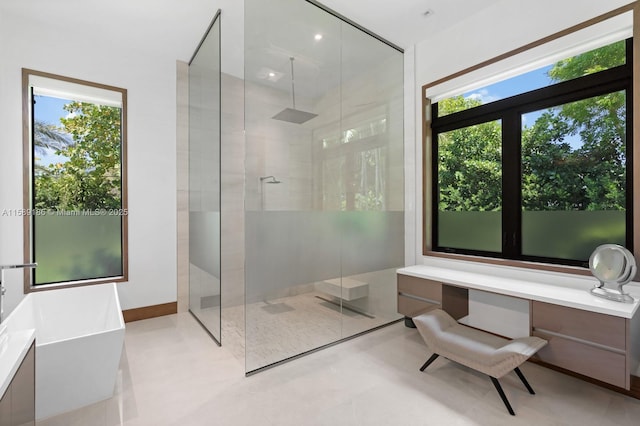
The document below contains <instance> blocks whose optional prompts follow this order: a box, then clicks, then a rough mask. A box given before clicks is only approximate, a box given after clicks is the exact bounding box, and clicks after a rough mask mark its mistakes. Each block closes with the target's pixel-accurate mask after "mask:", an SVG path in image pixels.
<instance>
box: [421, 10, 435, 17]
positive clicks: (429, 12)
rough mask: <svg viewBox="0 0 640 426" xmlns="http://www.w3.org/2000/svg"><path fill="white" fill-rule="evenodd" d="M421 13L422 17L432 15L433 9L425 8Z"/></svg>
mask: <svg viewBox="0 0 640 426" xmlns="http://www.w3.org/2000/svg"><path fill="white" fill-rule="evenodd" d="M422 15H423V16H424V17H429V16H431V15H433V10H431V9H427V10H426V11H425V12H424V13H423V14H422Z"/></svg>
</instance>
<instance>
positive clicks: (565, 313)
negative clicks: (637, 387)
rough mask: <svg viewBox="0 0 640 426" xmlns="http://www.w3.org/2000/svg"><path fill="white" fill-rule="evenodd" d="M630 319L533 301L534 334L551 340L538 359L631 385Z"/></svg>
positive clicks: (624, 386) (616, 382) (604, 379)
mask: <svg viewBox="0 0 640 426" xmlns="http://www.w3.org/2000/svg"><path fill="white" fill-rule="evenodd" d="M627 323H628V320H627V319H625V318H621V317H615V316H611V315H605V314H600V313H596V312H589V311H585V310H581V309H575V308H569V307H566V306H559V305H554V304H550V303H544V302H539V301H532V302H531V334H532V335H533V336H538V337H540V338H543V339H545V340H547V341H548V342H549V343H548V344H547V346H545V347H544V348H542V349H541V350H540V351H538V353H537V354H536V355H535V356H534V358H535V359H538V360H540V361H543V362H546V363H548V364H551V365H555V366H557V367H561V368H564V369H566V370H569V371H573V372H575V373H579V374H582V375H585V376H588V377H592V378H594V379H597V380H600V381H602V382H605V383H609V384H612V385H615V386H618V387H621V388H624V389H629V387H630V375H631V372H630V371H629V367H628V365H629V357H630V356H631V354H630V345H629V344H628V343H629V338H628V329H629V327H628V324H627Z"/></svg>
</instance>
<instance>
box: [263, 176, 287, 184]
mask: <svg viewBox="0 0 640 426" xmlns="http://www.w3.org/2000/svg"><path fill="white" fill-rule="evenodd" d="M267 179H269V180H267ZM265 180H267V181H266V182H265V183H282V182H281V181H279V180H278V179H276V177H275V176H262V177H261V178H260V183H262V182H264V181H265Z"/></svg>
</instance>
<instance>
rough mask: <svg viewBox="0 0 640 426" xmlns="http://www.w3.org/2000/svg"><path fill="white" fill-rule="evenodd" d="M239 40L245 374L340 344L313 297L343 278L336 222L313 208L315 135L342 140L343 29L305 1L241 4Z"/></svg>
mask: <svg viewBox="0 0 640 426" xmlns="http://www.w3.org/2000/svg"><path fill="white" fill-rule="evenodd" d="M244 42H245V144H246V145H245V155H246V157H245V160H246V161H245V167H246V170H245V300H246V308H245V309H246V310H245V319H246V340H245V360H246V371H247V372H251V371H254V370H257V369H260V368H262V367H265V366H268V365H270V364H273V363H275V362H279V361H282V360H284V359H287V358H290V357H292V356H296V355H299V354H301V353H304V352H306V351H309V350H312V349H316V348H318V347H320V346H323V345H326V344H328V343H331V342H335V341H336V340H339V339H340V336H341V310H340V306H339V305H337V306H336V305H335V304H333V303H330V302H327V301H325V300H324V299H322V298H319V297H324V296H325V295H326V293H323V292H321V291H318V290H317V287H318V285H319V283H323V282H325V281H330V280H335V279H338V280H339V278H340V234H339V230H338V227H337V226H336V224H337V223H338V222H339V220H340V218H339V216H338V214H337V213H336V212H325V211H323V206H322V203H320V202H318V200H317V197H316V196H317V195H318V193H317V192H315V191H314V189H315V188H317V187H319V186H320V185H321V183H320V182H319V181H318V179H320V176H318V175H316V174H315V173H314V168H313V161H314V155H315V151H314V148H315V145H314V143H315V141H314V138H313V135H314V132H315V129H318V128H322V129H323V132H324V133H323V134H324V135H325V136H326V138H328V139H338V138H339V137H340V127H339V120H340V114H339V109H340V22H339V20H337V19H336V18H335V17H333V16H331V15H329V14H327V13H326V12H324V11H323V10H322V9H320V8H318V7H317V6H314V5H312V4H310V3H307V2H304V1H294V0H274V1H269V2H265V1H263V0H246V1H245V40H244ZM329 286H330V291H338V293H339V292H340V282H339V281H338V282H337V283H336V284H329ZM336 289H337V290H336ZM318 296H319V297H318ZM325 299H326V297H325Z"/></svg>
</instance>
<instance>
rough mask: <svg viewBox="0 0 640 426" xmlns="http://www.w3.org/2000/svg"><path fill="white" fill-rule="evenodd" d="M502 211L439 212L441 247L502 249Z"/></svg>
mask: <svg viewBox="0 0 640 426" xmlns="http://www.w3.org/2000/svg"><path fill="white" fill-rule="evenodd" d="M501 229H502V212H446V211H445V212H443V211H441V212H439V213H438V243H439V245H440V246H441V247H451V248H462V249H467V250H482V251H493V252H498V253H499V252H501V251H502V233H501Z"/></svg>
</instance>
